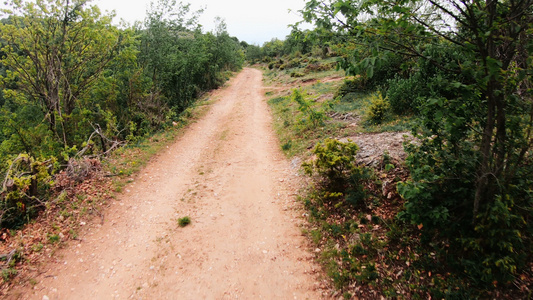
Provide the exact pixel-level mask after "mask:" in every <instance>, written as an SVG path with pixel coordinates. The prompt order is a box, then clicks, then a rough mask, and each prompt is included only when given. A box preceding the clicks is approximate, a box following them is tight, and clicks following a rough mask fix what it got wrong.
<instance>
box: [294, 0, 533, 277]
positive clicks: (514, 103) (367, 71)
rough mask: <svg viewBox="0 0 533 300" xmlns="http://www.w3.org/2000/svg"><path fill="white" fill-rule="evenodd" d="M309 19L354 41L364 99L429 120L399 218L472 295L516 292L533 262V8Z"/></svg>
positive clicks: (358, 11) (345, 7) (325, 10)
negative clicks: (380, 97)
mask: <svg viewBox="0 0 533 300" xmlns="http://www.w3.org/2000/svg"><path fill="white" fill-rule="evenodd" d="M302 13H303V15H304V19H305V20H306V21H310V22H313V23H314V24H315V25H316V26H317V28H318V30H317V32H320V30H322V31H323V32H326V33H328V34H327V35H329V36H337V37H339V36H342V37H344V38H345V39H346V40H347V43H346V44H345V46H346V49H347V50H346V51H344V52H343V51H340V52H342V53H343V58H342V60H341V65H342V67H343V68H344V69H345V70H346V71H347V72H348V74H351V75H358V77H357V80H358V81H359V82H358V85H359V87H361V88H363V89H379V90H381V91H382V92H383V93H384V95H386V98H385V99H387V101H389V104H390V107H391V109H392V110H393V111H394V112H396V113H398V114H415V115H416V118H417V119H418V120H419V122H418V125H417V126H416V128H414V129H413V134H414V135H415V136H416V137H417V138H418V143H416V144H413V145H409V146H407V150H408V152H409V157H408V159H407V165H408V168H409V170H410V172H411V178H410V179H409V180H407V181H405V182H403V183H400V184H399V185H398V190H399V192H400V193H401V194H402V196H403V197H404V199H405V200H406V204H405V208H404V210H403V212H401V213H400V216H399V217H400V218H401V219H402V220H406V221H408V222H411V223H413V224H417V225H418V226H419V227H420V228H421V229H422V232H423V239H422V240H423V242H424V243H425V245H426V246H428V247H433V248H434V249H435V252H437V253H438V254H439V257H440V259H441V261H442V262H445V263H446V265H448V266H449V267H451V268H453V269H454V270H456V271H458V273H459V274H463V275H464V277H465V278H466V279H468V281H469V282H470V283H469V284H475V285H478V286H498V285H511V282H512V281H513V280H515V279H516V276H517V275H518V274H519V273H520V272H521V270H524V269H525V268H527V265H528V264H529V263H530V262H531V253H532V251H531V250H532V244H531V242H532V241H531V236H532V235H531V234H532V232H533V227H532V225H531V222H530V221H531V218H532V217H533V197H532V196H533V194H532V190H533V181H532V180H531V178H532V175H533V168H532V159H533V152H532V150H533V149H532V146H533V136H532V130H533V105H532V100H533V99H532V95H531V76H532V74H533V73H532V71H533V70H532V62H533V57H532V56H531V53H532V50H533V40H532V38H531V36H532V34H533V27H532V24H533V1H529V0H523V1H516V0H507V1H452V0H449V1H439V0H435V1H433V0H431V1H417V0H405V1H353V0H348V1H345V0H329V1H316V0H312V1H307V4H306V7H305V9H304V10H303V11H302ZM377 111H378V110H377V109H376V112H377ZM379 111H380V112H381V109H380V110H379Z"/></svg>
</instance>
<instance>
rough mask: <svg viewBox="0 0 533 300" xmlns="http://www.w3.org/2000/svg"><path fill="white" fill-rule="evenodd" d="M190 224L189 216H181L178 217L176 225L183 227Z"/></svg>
mask: <svg viewBox="0 0 533 300" xmlns="http://www.w3.org/2000/svg"><path fill="white" fill-rule="evenodd" d="M189 224H191V218H190V217H183V218H179V219H178V225H179V226H180V227H185V226H187V225H189Z"/></svg>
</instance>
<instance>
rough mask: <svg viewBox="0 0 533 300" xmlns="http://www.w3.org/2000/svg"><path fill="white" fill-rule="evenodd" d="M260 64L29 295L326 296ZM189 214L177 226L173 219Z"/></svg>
mask: <svg viewBox="0 0 533 300" xmlns="http://www.w3.org/2000/svg"><path fill="white" fill-rule="evenodd" d="M261 78H262V77H261V72H260V71H258V70H254V69H245V70H244V71H242V72H241V73H240V74H239V75H238V76H237V77H236V78H234V79H233V80H232V81H231V82H230V85H229V87H227V88H225V89H222V90H220V91H217V92H216V93H215V96H216V97H217V98H219V99H218V100H217V101H216V103H215V104H214V105H213V106H212V107H211V109H210V112H209V113H208V114H207V115H206V116H205V117H204V118H202V119H201V120H200V121H198V122H197V123H195V124H193V125H191V126H190V127H189V128H188V129H187V131H186V132H185V134H184V135H183V136H182V137H180V138H179V139H178V140H177V141H176V143H174V144H173V145H172V146H170V147H169V148H168V149H167V150H166V151H164V153H161V154H160V155H159V156H158V157H157V158H156V159H155V160H153V161H152V162H151V163H149V164H148V166H147V167H146V168H145V169H144V170H143V171H142V172H141V174H139V175H138V176H137V177H135V180H134V183H133V184H131V185H129V186H128V187H127V189H126V191H125V192H124V193H123V194H122V195H120V196H119V197H118V198H117V200H116V201H115V202H114V203H113V204H112V205H111V207H110V208H109V209H108V211H106V212H105V214H106V220H107V221H106V222H105V224H103V225H102V226H98V225H92V226H90V227H88V228H86V229H85V231H84V232H83V233H82V236H81V239H82V240H81V242H79V243H76V242H73V243H70V244H69V246H68V247H67V248H65V249H63V250H61V251H60V252H58V253H56V254H55V255H54V257H53V260H54V261H53V262H51V263H50V264H49V265H48V266H46V267H45V268H44V273H43V274H42V275H40V276H39V277H38V278H36V280H37V282H38V283H37V284H36V285H35V286H34V287H33V288H32V289H31V290H28V291H22V292H19V293H15V294H12V297H14V298H19V297H20V298H26V299H43V298H44V299H46V298H48V299H114V298H116V299H230V298H241V299H242V298H244V299H318V298H321V297H322V296H321V294H320V292H319V291H318V290H317V286H318V284H317V278H316V276H315V275H314V272H315V270H316V269H317V267H316V266H315V265H313V263H312V257H313V256H312V254H310V253H309V252H308V251H307V247H306V244H305V238H304V237H302V235H301V233H300V229H299V228H298V227H297V225H296V224H297V223H298V222H301V220H300V219H299V218H297V217H296V215H297V210H296V209H295V208H296V207H297V205H296V204H295V199H294V193H295V192H296V190H297V188H298V184H295V183H294V182H298V179H297V177H296V175H295V174H294V173H295V170H291V169H290V166H289V165H290V164H289V162H288V161H287V160H286V159H285V158H284V157H283V155H282V154H281V153H280V150H279V149H280V147H279V144H278V141H277V139H276V137H275V136H274V134H273V131H272V128H271V117H270V115H269V110H268V107H267V105H266V103H265V99H264V97H263V88H262V82H261ZM183 216H190V217H191V220H192V224H191V225H189V226H187V227H185V228H179V227H178V225H177V222H176V220H177V219H178V218H180V217H183Z"/></svg>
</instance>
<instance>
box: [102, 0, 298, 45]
mask: <svg viewBox="0 0 533 300" xmlns="http://www.w3.org/2000/svg"><path fill="white" fill-rule="evenodd" d="M150 2H151V0H94V1H93V4H96V5H98V6H99V7H100V8H101V9H102V10H115V11H116V13H117V18H118V19H121V18H122V19H125V20H126V21H128V22H130V23H133V22H134V21H135V20H139V21H142V20H143V19H144V17H145V13H146V9H147V8H148V6H149V3H150ZM178 2H179V0H178ZM182 2H183V3H191V5H192V8H193V10H197V9H199V8H205V11H204V13H203V15H202V17H201V19H200V23H201V24H202V26H203V28H204V31H212V30H213V28H214V19H215V17H217V16H219V17H221V18H222V19H224V20H225V21H226V24H227V28H228V33H229V34H230V35H231V36H236V37H237V38H238V39H239V40H240V41H246V42H248V43H250V44H256V45H260V46H261V45H263V43H264V42H266V41H270V40H271V39H272V38H278V39H284V38H285V36H287V35H288V34H289V33H290V29H289V28H288V27H287V26H288V25H289V24H294V23H296V22H298V21H300V20H301V18H300V17H299V16H298V10H301V9H302V8H303V7H304V5H305V0H261V1H253V0H189V1H187V0H183V1H182ZM289 10H292V12H289Z"/></svg>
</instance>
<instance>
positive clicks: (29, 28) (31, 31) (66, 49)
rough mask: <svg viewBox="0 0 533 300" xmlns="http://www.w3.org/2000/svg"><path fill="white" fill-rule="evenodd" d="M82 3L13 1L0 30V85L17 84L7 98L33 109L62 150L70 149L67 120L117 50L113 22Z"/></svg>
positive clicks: (71, 132) (70, 127)
mask: <svg viewBox="0 0 533 300" xmlns="http://www.w3.org/2000/svg"><path fill="white" fill-rule="evenodd" d="M87 3H88V1H87V0H72V1H71V0H39V1H36V2H35V3H33V2H25V1H12V2H11V9H10V10H4V12H5V13H8V14H10V15H11V17H10V18H9V20H8V22H6V23H5V24H2V25H1V26H0V34H1V37H2V39H3V41H4V43H5V47H4V48H3V52H4V53H5V56H4V57H3V59H2V60H1V63H2V64H3V65H4V66H6V67H7V68H8V69H9V72H7V74H6V76H5V77H4V81H7V82H9V81H12V82H16V89H6V90H5V91H4V93H5V97H6V98H11V99H16V100H14V101H15V102H19V103H21V104H23V105H24V103H25V101H29V102H31V103H32V104H34V105H38V106H39V107H40V109H41V110H42V112H43V114H44V115H45V119H46V120H47V122H48V127H49V130H50V131H51V132H52V133H53V135H54V136H55V137H56V138H57V140H58V141H59V142H60V143H61V144H62V145H63V146H64V147H71V146H73V144H74V131H75V127H76V124H73V122H71V118H72V114H73V113H74V112H75V110H76V109H78V108H79V103H80V99H81V98H83V97H85V96H86V95H87V93H88V92H89V91H90V89H91V87H93V86H94V85H95V83H96V81H97V80H98V78H99V77H100V75H101V74H102V72H103V71H104V69H105V67H106V66H107V65H108V63H109V62H110V61H111V60H112V58H113V55H114V54H115V51H116V49H117V46H118V45H119V34H118V30H117V29H116V28H114V27H113V26H111V19H112V16H111V15H108V16H102V15H101V13H100V11H99V9H98V8H97V7H96V6H91V7H87Z"/></svg>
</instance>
